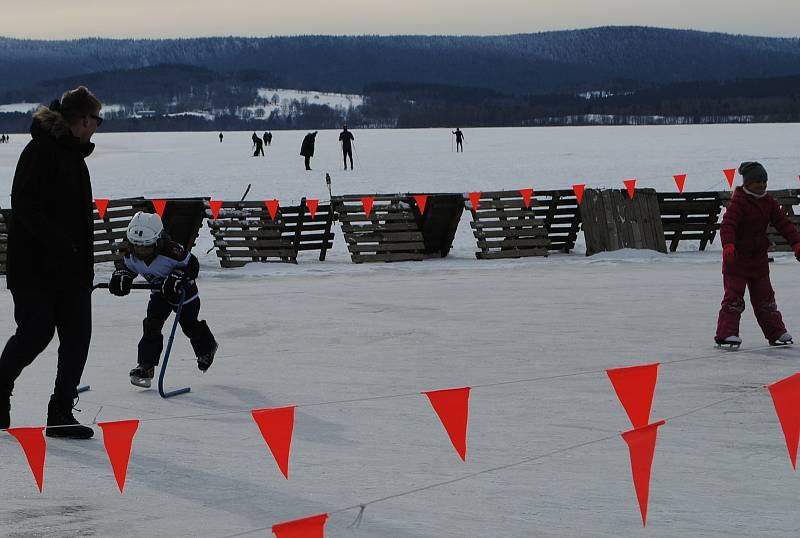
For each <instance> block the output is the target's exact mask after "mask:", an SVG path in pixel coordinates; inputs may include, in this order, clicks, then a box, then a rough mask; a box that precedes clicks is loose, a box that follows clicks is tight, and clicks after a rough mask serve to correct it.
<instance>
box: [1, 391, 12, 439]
mask: <svg viewBox="0 0 800 538" xmlns="http://www.w3.org/2000/svg"><path fill="white" fill-rule="evenodd" d="M10 426H11V392H10V391H2V390H0V430H5V429H7V428H9V427H10Z"/></svg>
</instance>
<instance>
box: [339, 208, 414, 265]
mask: <svg viewBox="0 0 800 538" xmlns="http://www.w3.org/2000/svg"><path fill="white" fill-rule="evenodd" d="M365 196H372V197H373V198H374V203H373V206H372V211H371V212H370V214H369V216H367V214H366V212H365V210H364V205H363V204H362V201H361V199H362V198H363V197H365ZM332 204H333V208H334V211H335V212H336V214H337V217H338V219H339V222H340V223H341V225H342V233H343V234H344V240H345V242H346V243H347V250H349V251H350V258H351V259H352V260H353V263H364V262H396V261H420V260H423V259H425V257H426V255H425V241H424V238H423V235H422V231H421V230H420V226H419V221H418V216H419V208H418V207H417V204H416V202H415V201H414V198H413V196H410V195H402V194H374V195H373V194H363V195H362V194H351V195H347V196H335V197H334V198H333V199H332Z"/></svg>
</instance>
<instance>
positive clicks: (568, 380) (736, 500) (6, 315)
mask: <svg viewBox="0 0 800 538" xmlns="http://www.w3.org/2000/svg"><path fill="white" fill-rule="evenodd" d="M274 134H275V139H274V141H273V145H272V147H268V148H266V152H267V157H265V158H252V157H249V155H250V154H252V152H251V151H249V149H250V146H251V144H250V141H249V136H250V133H226V137H225V141H224V143H223V144H219V142H218V141H217V140H216V139H215V136H216V133H169V134H167V133H164V134H161V133H159V134H105V135H104V134H100V135H98V136H97V139H96V142H97V143H98V147H97V150H96V154H95V155H93V156H92V157H91V158H90V159H89V161H88V162H89V166H90V170H91V171H92V175H93V183H94V188H95V195H96V196H98V197H111V198H113V197H119V196H129V195H144V196H148V197H156V196H178V195H180V196H184V195H198V194H205V195H209V196H213V197H215V198H224V199H238V197H239V196H241V193H242V191H243V190H244V187H245V186H246V185H247V183H251V182H252V183H253V189H252V191H251V195H250V198H252V199H266V198H273V197H277V198H280V200H281V201H282V202H283V203H290V202H291V200H292V199H294V200H298V199H299V198H300V197H301V196H303V195H308V196H311V197H318V198H321V199H325V198H327V190H326V189H325V185H324V181H323V178H324V173H325V172H326V171H329V172H331V175H332V176H333V178H334V193H357V192H365V193H367V192H407V191H427V192H465V191H470V190H489V189H492V190H494V189H501V188H520V187H528V186H530V187H534V188H537V189H548V188H565V187H566V188H568V187H569V185H571V184H572V183H575V182H585V183H586V184H587V185H588V186H590V187H592V186H606V187H619V188H621V187H622V180H623V179H626V178H630V177H635V178H637V179H639V180H640V186H643V187H648V186H650V187H654V188H657V189H659V190H667V189H673V188H674V183H673V180H672V174H676V173H687V174H688V178H687V190H704V189H706V188H717V189H719V188H721V187H722V183H721V182H722V181H724V177H723V176H722V172H721V168H727V167H734V166H736V165H737V164H738V163H739V162H740V161H742V160H747V159H759V160H761V161H762V162H764V163H765V165H766V167H767V170H768V171H769V172H770V185H771V187H772V188H781V187H795V186H796V183H795V182H796V181H797V174H798V169H800V163H798V157H797V153H796V145H795V141H796V140H797V139H798V135H800V126H797V125H759V126H709V127H640V128H630V127H628V128H604V127H594V128H562V129H469V130H465V135H466V136H467V138H466V144H465V150H466V151H465V153H464V154H463V155H456V154H454V153H451V152H450V147H449V143H450V140H449V138H448V135H447V131H446V130H419V131H367V132H364V131H355V132H354V134H355V136H356V151H357V154H358V157H359V160H358V161H357V162H356V167H357V168H356V171H355V172H347V173H345V172H344V171H339V170H338V154H337V151H338V147H337V143H336V133H334V132H332V131H328V132H326V131H322V132H320V135H319V136H318V142H317V152H318V154H317V157H315V158H314V159H313V160H312V167H313V168H314V171H313V172H308V173H307V172H305V171H303V170H302V159H301V157H299V155H297V153H298V151H299V144H300V140H301V138H302V135H303V134H304V133H298V132H294V133H293V132H275V133H274ZM22 143H23V137H22V136H21V135H16V136H14V137H12V144H10V145H2V146H0V180H1V181H3V182H4V183H3V188H2V193H3V195H4V196H5V198H3V199H2V203H1V204H0V205H3V206H5V207H7V203H8V192H9V191H10V181H11V177H12V175H13V168H14V164H15V162H16V158H17V156H18V154H19V151H20V150H21V148H22ZM715 182H719V183H718V184H716V185H714V183H715ZM208 246H210V239H208V237H207V230H204V231H203V232H202V234H201V241H200V244H199V245H198V247H197V248H196V249H195V252H196V253H198V254H199V255H200V258H201V262H202V266H203V267H202V273H201V278H200V280H199V286H200V290H201V297H202V301H203V308H202V311H203V316H204V317H205V318H206V319H207V320H208V322H209V325H210V326H211V328H212V330H213V331H214V332H215V334H216V336H217V338H218V339H219V341H220V344H221V345H220V351H219V355H218V358H217V361H216V362H215V363H214V365H213V366H212V368H211V369H210V370H209V372H208V373H206V374H201V373H200V372H199V371H198V370H197V368H196V366H195V362H194V360H193V357H192V356H191V349H190V346H189V344H188V342H187V340H186V338H185V337H184V336H183V335H182V334H178V335H177V337H176V344H175V347H174V349H173V356H172V358H171V359H170V369H169V372H168V374H167V385H168V386H169V387H177V386H182V385H184V384H189V385H191V387H192V392H191V393H189V394H186V395H182V396H178V397H176V398H173V399H170V400H162V399H160V398H159V397H158V395H157V393H156V392H155V391H154V390H140V389H136V388H134V387H132V386H131V385H130V384H129V382H128V380H127V371H128V370H129V369H130V368H131V367H132V366H133V365H134V362H135V352H136V343H137V341H138V338H139V335H140V331H141V319H142V317H143V316H144V310H145V306H146V301H147V297H146V295H145V294H142V293H138V294H137V293H134V294H132V296H131V297H129V298H126V299H120V298H116V297H112V296H110V295H109V294H107V293H102V292H99V291H98V292H95V293H96V297H95V298H94V304H93V308H94V333H93V339H92V348H91V352H90V358H89V362H88V364H87V368H86V372H85V374H84V382H85V383H88V384H90V385H91V386H92V390H91V391H90V392H88V393H86V394H84V395H83V397H82V398H81V401H80V403H79V405H78V407H79V408H80V409H82V412H81V413H79V414H78V416H79V417H80V419H81V420H82V421H83V422H91V421H92V419H94V418H96V420H97V421H109V420H120V419H128V418H140V419H141V420H142V423H141V426H140V429H139V432H138V433H137V436H136V440H135V442H134V447H133V453H132V456H131V460H130V466H129V470H128V481H127V485H126V490H125V494H124V495H119V493H118V491H117V487H116V483H115V481H114V478H113V475H112V472H111V468H110V466H109V464H108V460H107V456H106V454H105V450H104V448H103V443H102V437H101V435H100V432H99V431H98V432H97V434H98V435H97V438H96V439H94V440H91V441H81V442H79V441H64V440H50V439H48V453H47V464H46V468H45V489H44V493H43V494H42V495H39V494H38V492H37V490H36V487H35V484H34V481H33V477H32V476H31V474H30V471H29V470H28V467H27V463H26V461H25V458H24V456H23V454H22V451H21V449H20V448H19V446H18V444H17V442H16V441H15V440H14V439H13V438H11V437H10V436H8V435H0V469H2V471H3V474H2V478H3V479H2V480H1V481H0V535H3V536H47V537H51V536H88V535H94V536H143V537H144V536H153V535H155V534H159V535H162V536H209V537H222V536H229V535H233V534H237V533H242V532H246V531H251V530H255V529H262V530H258V531H256V532H253V533H252V534H249V535H250V536H266V535H270V533H269V531H268V529H267V530H264V528H268V527H269V526H271V525H272V524H274V523H277V522H280V521H285V520H289V519H294V518H298V517H303V516H307V515H312V514H316V513H320V512H333V511H336V510H339V509H341V508H346V507H350V506H355V505H359V504H362V503H369V502H370V501H373V500H376V499H381V498H383V497H387V496H391V495H395V494H399V493H403V492H407V491H410V490H414V489H416V488H421V487H425V486H427V485H430V484H435V483H439V482H446V481H449V480H453V479H456V478H459V477H464V476H466V475H470V474H473V473H480V472H481V471H485V470H490V469H495V468H498V467H502V466H504V465H508V464H513V463H516V462H521V461H525V460H532V461H529V462H527V463H523V464H520V465H516V466H513V467H510V468H507V469H500V470H495V471H492V472H485V473H482V474H477V475H475V476H472V477H470V478H467V479H465V480H461V481H458V482H455V483H451V484H449V485H444V486H440V487H436V488H433V489H428V490H425V491H421V492H418V493H414V494H410V495H406V496H402V497H397V498H394V499H390V500H386V501H384V502H379V503H376V504H374V505H370V506H368V507H367V510H366V513H365V515H364V520H363V522H362V524H361V525H360V526H359V527H355V528H348V525H350V523H351V522H352V521H353V520H354V519H355V517H356V515H357V512H358V511H357V510H349V511H345V512H338V513H335V514H333V515H332V516H331V518H330V520H329V522H328V524H327V526H326V530H327V535H328V536H331V537H361V536H363V537H374V536H380V537H397V538H423V537H425V538H427V537H443V536H470V537H472V536H496V537H521V536H544V537H551V536H552V537H555V536H604V537H617V536H637V535H644V534H646V535H648V536H658V537H667V536H715V537H723V536H724V537H728V536H796V535H797V534H798V532H800V515H798V512H797V508H796V504H797V475H796V473H794V472H793V471H792V469H791V464H790V463H789V458H788V455H787V451H786V446H785V442H784V439H783V434H782V432H781V429H780V426H779V424H778V421H777V418H776V416H775V411H774V408H773V405H772V402H771V399H770V397H769V394H768V392H767V391H766V390H765V389H763V388H762V385H764V384H766V383H771V382H773V381H776V380H778V379H781V378H784V377H786V376H788V375H791V374H793V373H795V372H796V371H798V364H800V362H799V361H800V349H797V348H767V347H766V346H765V344H766V342H765V341H764V339H763V337H762V336H761V334H760V332H759V331H758V328H757V326H756V324H755V321H754V319H753V316H752V313H751V310H750V308H749V306H748V311H747V312H746V313H745V315H744V317H743V323H742V333H741V336H742V338H743V339H744V344H743V347H742V350H741V351H739V352H737V353H728V352H723V351H719V350H715V349H713V347H712V337H713V331H714V325H715V322H716V313H717V309H718V308H719V301H720V299H721V293H722V290H721V275H720V274H719V252H718V245H716V244H715V245H714V247H713V248H712V250H711V251H709V252H704V253H703V252H692V251H690V250H689V248H690V247H691V245H687V246H686V249H685V250H682V251H681V252H678V253H676V254H671V255H663V254H659V253H654V252H648V251H631V250H624V251H619V252H612V253H603V254H599V255H596V256H592V257H590V258H586V257H584V256H583V255H582V253H581V252H580V249H581V247H580V246H579V248H578V252H576V253H574V254H570V255H551V256H550V257H549V258H547V259H524V260H502V261H478V260H476V259H475V258H474V254H473V253H474V250H475V243H474V239H473V238H472V237H471V233H470V231H469V226H468V217H466V216H465V218H464V220H463V221H462V223H461V226H460V227H459V230H458V233H457V236H456V241H455V244H454V249H453V251H452V252H451V255H450V256H449V257H448V258H445V259H441V260H430V261H425V262H407V263H396V264H375V265H354V264H352V263H350V262H349V258H348V255H347V252H346V248H345V246H344V242H343V241H342V239H341V234H340V233H339V230H338V229H337V238H336V242H335V245H334V250H333V251H332V252H330V254H329V259H328V261H326V262H324V263H320V262H318V261H316V259H315V257H314V256H313V254H311V255H307V256H303V257H301V258H300V263H299V264H297V265H288V264H272V263H271V264H251V265H249V266H247V267H246V268H242V269H232V270H222V269H220V268H219V267H218V264H216V261H215V259H214V257H213V254H211V255H208V256H206V255H205V254H204V253H205V249H206V248H207V247H208ZM695 248H696V247H695ZM798 271H800V264H798V263H797V262H796V261H795V260H794V258H793V257H792V256H790V255H786V254H779V255H777V256H776V261H775V263H774V264H772V276H773V283H774V285H775V288H776V290H777V299H778V304H779V307H780V308H781V310H782V312H783V315H784V319H785V321H786V323H787V326H788V327H789V330H790V331H793V332H795V334H797V333H798V332H800V303H799V302H798V301H797V298H796V296H795V295H796V293H797V290H798V287H797V284H796V282H797V278H798V275H800V272H798ZM108 273H109V269H108V267H107V266H103V267H99V268H98V280H100V279H103V278H107V276H108ZM12 314H13V312H12V302H11V297H10V294H9V293H8V292H7V291H3V292H0V327H4V328H5V329H4V330H5V334H0V340H4V339H5V338H7V337H8V336H10V335H11V333H12V331H13V328H14V324H13V315H12ZM168 327H169V325H168ZM56 349H57V343H56V342H55V341H54V342H53V343H52V344H51V345H50V347H48V349H47V350H46V351H45V352H44V353H43V354H42V355H41V356H40V357H39V358H38V359H37V360H36V361H35V362H34V363H33V364H32V365H31V366H30V367H29V368H28V369H26V370H25V372H24V373H23V375H22V377H21V378H20V379H19V380H18V383H17V388H16V391H15V396H14V397H13V398H12V424H13V425H15V426H27V425H31V426H32V425H41V424H43V422H44V419H45V408H46V401H47V397H48V395H49V393H50V390H51V388H52V380H53V377H54V375H55V358H56ZM689 359H692V360H689ZM673 361H675V362H673ZM647 362H661V363H662V365H661V367H660V371H659V382H658V385H657V389H656V396H655V401H654V405H653V412H652V414H651V417H652V419H653V420H657V419H661V418H667V419H668V422H667V424H666V425H665V426H663V427H662V428H660V430H659V436H658V444H657V447H656V453H655V459H654V463H653V472H652V483H651V492H650V504H649V512H648V525H647V529H646V530H644V531H643V530H642V527H641V518H640V515H639V510H638V507H637V504H636V497H635V493H634V490H633V485H632V481H631V476H630V461H629V456H628V450H627V446H626V444H625V443H624V441H623V440H622V439H621V438H620V437H619V436H618V435H617V434H618V433H619V432H621V431H625V430H627V429H629V427H630V426H629V421H628V418H627V416H626V415H625V412H624V410H623V409H622V406H621V405H620V404H619V402H618V400H617V397H616V395H615V394H614V392H613V389H612V387H611V384H610V383H609V381H608V378H607V377H606V375H605V373H604V370H605V369H606V368H611V367H619V366H628V365H634V364H641V363H647ZM542 378H544V379H542ZM525 380H527V381H525ZM505 381H518V382H517V383H507V384H501V383H502V382H505ZM466 385H469V386H472V387H474V388H473V391H472V395H471V398H470V423H469V439H468V453H467V461H466V463H464V462H461V460H460V459H459V458H458V456H457V455H456V453H455V451H454V450H453V448H452V446H451V445H450V443H449V440H448V439H447V436H446V434H445V432H444V429H443V428H442V426H441V424H440V423H439V421H438V419H437V418H436V416H435V414H434V413H433V411H432V409H431V408H430V405H429V403H428V402H427V399H426V398H425V397H424V396H421V395H418V393H419V392H420V391H424V390H433V389H440V388H448V387H461V386H466ZM486 385H491V386H486ZM391 395H398V397H395V398H383V399H371V400H364V401H349V400H358V399H362V398H372V397H380V396H391ZM403 395H406V396H403ZM328 402H339V403H328ZM292 404H298V405H299V406H300V407H298V409H297V416H296V422H295V435H294V441H293V444H292V456H291V464H290V470H289V473H290V474H289V476H290V480H288V481H287V480H285V479H284V478H283V476H282V475H281V474H280V471H279V470H278V468H277V466H276V464H275V462H274V460H273V459H272V456H271V455H270V453H269V451H268V449H267V447H266V444H265V443H264V441H263V439H262V438H261V436H260V434H259V432H258V429H257V427H256V426H255V424H254V423H253V421H252V419H251V417H250V415H249V410H250V409H252V408H258V407H279V406H285V405H292ZM312 404H324V405H312ZM709 404H715V405H711V406H709V407H705V406H708V405H709ZM704 407H705V408H704ZM687 412H690V413H689V414H686V413H687ZM197 415H209V416H203V417H199V416H197ZM179 417H184V418H179ZM191 417H194V418H191ZM671 417H675V418H674V419H671ZM98 430H99V429H98ZM606 437H611V438H610V439H608V440H604V441H598V442H596V443H593V444H588V445H585V446H582V447H578V448H573V449H571V450H568V451H563V452H557V451H559V450H560V449H563V448H567V447H573V446H575V445H579V444H581V443H586V442H589V441H596V440H600V439H603V438H606ZM554 452H557V453H554ZM551 453H552V454H551ZM540 456H542V457H541V458H538V457H540Z"/></svg>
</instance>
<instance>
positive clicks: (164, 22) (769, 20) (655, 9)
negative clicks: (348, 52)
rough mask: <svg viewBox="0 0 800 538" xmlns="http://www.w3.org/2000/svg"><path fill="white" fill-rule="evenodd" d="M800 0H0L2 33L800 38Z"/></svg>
mask: <svg viewBox="0 0 800 538" xmlns="http://www.w3.org/2000/svg"><path fill="white" fill-rule="evenodd" d="M798 21H800V0H759V1H758V2H756V1H744V0H277V1H275V0H80V1H77V2H76V1H72V2H69V1H65V0H0V36H5V37H20V38H37V39H62V38H75V37H88V36H100V37H196V36H223V35H239V36H270V35H297V34H350V35H352V34H475V35H490V34H512V33H521V32H539V31H546V30H565V29H574V28H588V27H592V26H604V25H642V26H660V27H666V28H690V29H695V30H706V31H718V32H727V33H734V34H749V35H764V36H782V37H798V36H800V22H798Z"/></svg>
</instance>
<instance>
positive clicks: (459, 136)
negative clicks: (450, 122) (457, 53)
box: [453, 127, 464, 153]
mask: <svg viewBox="0 0 800 538" xmlns="http://www.w3.org/2000/svg"><path fill="white" fill-rule="evenodd" d="M453 134H454V135H456V153H458V152H459V151H461V153H464V133H462V132H461V129H459V128H458V127H456V130H455V131H453Z"/></svg>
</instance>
